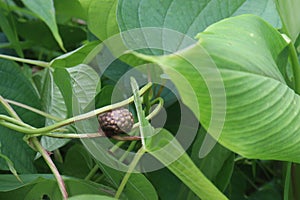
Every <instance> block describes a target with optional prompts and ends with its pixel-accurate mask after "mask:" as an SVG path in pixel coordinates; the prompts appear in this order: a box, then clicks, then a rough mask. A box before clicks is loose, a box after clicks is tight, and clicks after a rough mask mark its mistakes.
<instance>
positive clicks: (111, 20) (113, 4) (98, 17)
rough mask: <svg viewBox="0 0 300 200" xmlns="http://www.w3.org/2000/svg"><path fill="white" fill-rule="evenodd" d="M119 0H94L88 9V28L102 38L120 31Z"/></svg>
mask: <svg viewBox="0 0 300 200" xmlns="http://www.w3.org/2000/svg"><path fill="white" fill-rule="evenodd" d="M117 3H118V1H117V0H92V1H91V2H90V4H89V9H88V28H89V29H90V30H91V32H92V33H93V34H94V35H95V36H97V37H98V38H99V39H100V40H102V41H104V40H105V39H107V38H109V37H110V36H112V35H114V34H117V33H119V28H118V24H117V17H116V13H117Z"/></svg>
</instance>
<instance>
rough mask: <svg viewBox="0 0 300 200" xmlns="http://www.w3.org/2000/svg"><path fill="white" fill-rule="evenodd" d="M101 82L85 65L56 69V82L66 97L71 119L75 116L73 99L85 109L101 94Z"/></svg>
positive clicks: (91, 69) (93, 71)
mask: <svg viewBox="0 0 300 200" xmlns="http://www.w3.org/2000/svg"><path fill="white" fill-rule="evenodd" d="M99 80H100V78H99V75H98V74H97V72H96V71H95V70H94V69H93V68H91V67H90V66H88V65H85V64H80V65H77V66H75V67H71V68H56V69H55V71H54V81H55V83H56V84H57V86H58V87H59V89H60V91H61V93H62V95H63V97H64V100H65V104H66V107H67V110H68V116H69V117H70V116H72V115H73V100H74V99H73V98H76V99H77V100H78V103H79V106H80V107H81V109H84V108H85V107H86V106H87V105H88V104H89V103H90V102H91V101H93V100H94V98H95V96H96V94H97V93H98V92H99V91H98V90H99V87H100V85H99V84H100V81H99ZM77 114H79V113H77Z"/></svg>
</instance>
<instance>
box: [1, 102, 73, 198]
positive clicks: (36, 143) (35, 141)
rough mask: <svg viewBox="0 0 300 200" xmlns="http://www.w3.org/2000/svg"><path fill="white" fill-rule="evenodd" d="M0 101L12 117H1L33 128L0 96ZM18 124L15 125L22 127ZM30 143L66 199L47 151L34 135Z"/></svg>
mask: <svg viewBox="0 0 300 200" xmlns="http://www.w3.org/2000/svg"><path fill="white" fill-rule="evenodd" d="M0 97H1V96H0ZM0 101H1V102H2V104H3V105H4V107H5V109H6V110H7V112H8V113H9V114H10V115H11V116H12V117H13V118H11V117H8V116H6V115H2V118H3V117H4V118H7V119H8V120H11V121H12V122H14V123H16V124H19V125H20V126H25V127H28V129H32V128H33V127H31V126H30V125H28V124H26V123H24V122H23V121H22V120H21V118H20V117H19V116H18V115H17V113H16V112H15V111H14V109H13V108H12V107H11V106H10V105H9V104H7V103H6V102H5V100H4V99H3V98H2V97H1V98H0ZM0 123H7V122H3V121H1V120H0ZM11 125H14V126H16V125H15V124H11ZM20 126H16V127H19V128H22V127H20ZM30 143H32V144H33V145H34V147H35V148H36V150H37V151H38V152H40V154H41V155H42V156H43V158H44V160H45V161H46V163H47V165H48V166H49V167H50V169H51V171H52V173H53V174H54V176H55V178H56V180H57V183H58V186H59V189H60V191H61V193H62V196H63V199H64V200H66V199H68V193H67V191H66V187H65V183H64V181H63V179H62V177H61V175H60V174H59V172H58V170H57V168H56V166H55V165H54V163H53V161H52V160H51V158H50V156H49V154H48V153H47V151H46V150H45V149H44V148H43V147H42V145H41V144H40V142H39V141H38V139H37V138H36V137H31V138H30Z"/></svg>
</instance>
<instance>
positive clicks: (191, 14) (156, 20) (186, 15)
mask: <svg viewBox="0 0 300 200" xmlns="http://www.w3.org/2000/svg"><path fill="white" fill-rule="evenodd" d="M245 13H252V14H256V15H259V16H262V17H263V18H265V19H267V20H268V21H270V22H272V24H274V25H278V24H279V25H280V19H279V16H278V14H277V11H276V9H275V5H274V3H273V2H270V0H263V1H261V2H260V3H259V4H258V3H257V2H255V1H252V0H223V1H219V0H211V1H207V0H205V1H203V0H196V1H185V2H184V3H183V2H182V1H179V0H165V1H160V0H152V1H143V0H139V1H130V0H120V1H119V5H118V12H117V19H118V24H119V27H120V30H121V31H122V32H126V31H131V30H133V29H136V28H146V27H147V28H149V27H152V28H163V29H165V30H166V29H171V30H176V31H178V32H180V33H183V34H184V35H185V36H189V37H191V38H194V37H195V36H196V35H197V34H198V33H199V32H200V31H203V30H204V29H205V28H206V27H207V26H209V25H211V24H213V23H215V22H217V21H219V20H221V19H224V18H227V17H230V16H234V15H241V14H245ZM165 30H164V31H158V32H157V33H156V38H155V42H156V43H161V46H160V49H163V50H164V51H166V52H168V51H169V52H170V49H169V48H170V47H172V50H179V49H183V48H185V47H187V46H188V45H190V42H193V41H191V40H189V42H188V43H186V42H187V41H185V40H184V36H183V35H182V36H179V35H177V38H175V36H174V35H172V34H170V33H169V32H168V31H165ZM148 37H149V36H148V33H147V32H144V31H143V30H142V31H141V33H140V34H138V35H136V34H135V33H132V32H126V42H127V45H128V43H130V42H131V40H133V43H136V42H138V43H139V44H141V43H145V44H147V45H146V46H147V48H151V47H152V45H153V43H154V41H149V38H148ZM170 38H172V41H169V40H170ZM194 42H196V41H194ZM144 48H145V47H144ZM143 52H144V53H147V54H154V55H161V54H162V51H157V49H156V50H153V49H152V48H151V51H143Z"/></svg>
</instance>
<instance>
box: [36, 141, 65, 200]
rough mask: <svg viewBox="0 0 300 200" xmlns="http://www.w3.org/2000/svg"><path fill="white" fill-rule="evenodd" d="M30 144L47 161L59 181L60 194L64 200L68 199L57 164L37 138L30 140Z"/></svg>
mask: <svg viewBox="0 0 300 200" xmlns="http://www.w3.org/2000/svg"><path fill="white" fill-rule="evenodd" d="M30 142H32V144H33V145H34V147H35V148H36V150H38V152H40V154H41V155H42V156H43V158H44V160H45V161H46V163H47V165H48V166H49V168H50V169H51V171H52V173H53V175H54V176H55V178H56V180H57V183H58V186H59V190H60V192H61V194H62V196H63V199H64V200H66V199H68V193H67V190H66V186H65V183H64V180H63V178H62V177H61V175H60V173H59V171H58V170H57V168H56V166H55V164H54V163H53V161H52V159H51V158H50V156H49V154H48V153H47V151H46V150H45V149H44V148H43V147H42V145H41V143H40V142H39V141H38V139H37V138H36V137H32V138H30Z"/></svg>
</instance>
